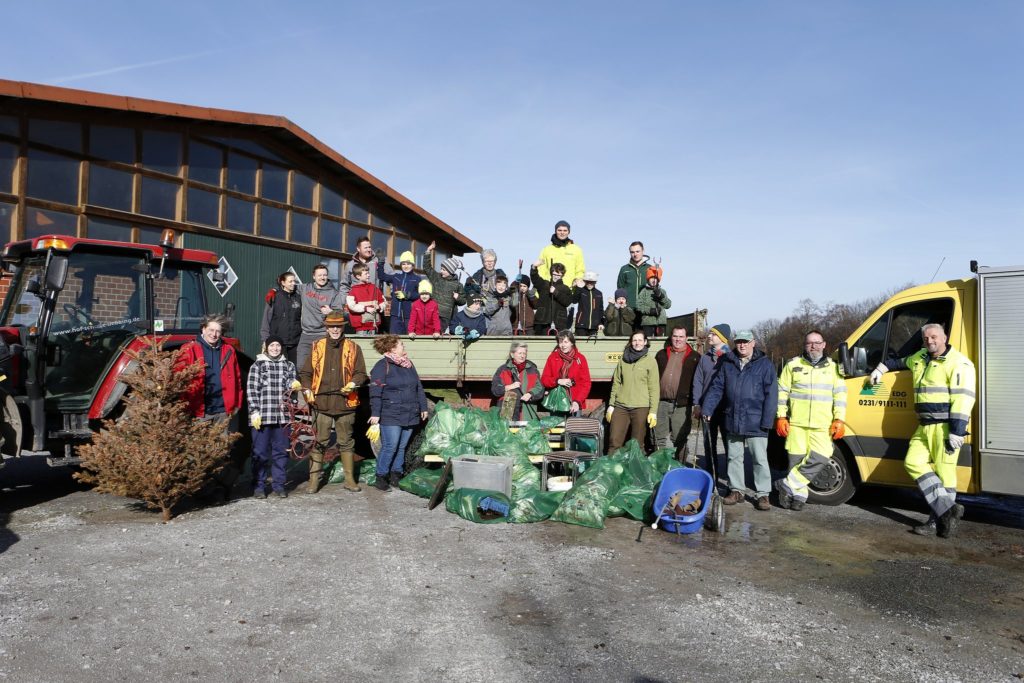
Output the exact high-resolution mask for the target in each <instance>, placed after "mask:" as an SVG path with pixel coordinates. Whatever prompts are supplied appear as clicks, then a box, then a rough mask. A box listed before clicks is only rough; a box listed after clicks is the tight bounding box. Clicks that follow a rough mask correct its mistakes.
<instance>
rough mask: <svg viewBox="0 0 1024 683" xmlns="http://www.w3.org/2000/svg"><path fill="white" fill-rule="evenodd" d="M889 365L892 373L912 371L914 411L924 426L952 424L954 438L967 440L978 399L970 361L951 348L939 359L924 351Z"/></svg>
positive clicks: (950, 426)
mask: <svg viewBox="0 0 1024 683" xmlns="http://www.w3.org/2000/svg"><path fill="white" fill-rule="evenodd" d="M885 364H886V366H887V367H888V368H889V369H890V370H902V369H904V368H907V369H909V370H910V372H911V377H913V381H914V409H915V410H916V411H917V419H918V421H919V422H920V423H921V424H923V425H929V424H941V423H943V422H948V423H949V432H950V434H956V435H957V436H966V434H967V422H968V421H969V420H970V419H971V410H973V409H974V396H975V394H974V391H975V371H974V363H972V362H971V359H970V358H968V357H967V356H965V355H964V354H962V353H960V352H959V351H957V350H956V349H954V348H953V347H952V346H949V347H947V348H946V350H945V352H943V353H942V355H940V356H938V357H936V358H932V357H931V354H929V353H928V350H927V349H921V350H920V351H918V352H917V353H913V354H911V355H909V356H907V357H906V358H901V359H899V360H898V361H895V362H894V361H891V360H890V361H886V363H885Z"/></svg>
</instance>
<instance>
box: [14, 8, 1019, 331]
mask: <svg viewBox="0 0 1024 683" xmlns="http://www.w3.org/2000/svg"><path fill="white" fill-rule="evenodd" d="M4 15H5V22H4V23H5V25H6V26H7V28H8V30H7V31H5V36H4V53H5V55H6V56H5V58H4V60H3V62H4V63H3V65H2V67H0V75H2V77H4V78H9V79H13V80H25V81H32V82H38V83H46V84H53V85H65V86H67V87H74V88H80V89H85V90H96V91H101V92H109V93H116V94H123V95H132V96H137V97H147V98H153V99H159V100H168V101H174V102H183V103H188V104H195V105H203V106H212V107H221V108H226V109H237V110H243V111H252V112H259V113H265V114H278V115H283V116H286V117H288V118H289V119H291V120H292V121H294V122H295V123H296V124H298V125H299V126H301V127H303V128H305V129H306V130H307V131H309V132H310V133H312V134H313V135H315V136H316V137H318V138H320V139H321V140H323V141H324V142H325V143H327V144H328V145H330V146H332V147H334V148H335V149H336V150H338V151H339V152H340V153H341V154H343V155H345V156H346V157H348V158H349V159H351V160H352V161H353V162H355V163H356V164H358V165H360V166H362V167H363V168H365V169H366V170H368V171H370V172H371V173H373V174H374V175H376V176H377V177H379V178H380V179H382V180H383V181H385V182H386V183H388V184H389V185H391V186H392V187H394V188H396V189H397V190H398V191H400V192H402V193H403V194H405V195H406V196H408V197H410V198H411V199H413V200H414V201H416V202H417V203H419V204H420V205H422V206H423V207H425V208H426V209H427V210H429V211H431V212H432V213H434V214H435V215H437V216H438V217H440V218H441V219H442V220H445V221H446V222H448V223H449V224H450V225H452V226H453V227H455V228H456V229H458V230H460V231H462V232H464V233H465V234H467V235H468V236H470V237H471V238H473V239H474V240H476V241H477V242H479V243H481V244H483V245H485V246H490V247H493V248H495V249H496V250H497V251H498V256H499V265H501V266H504V268H505V269H506V270H511V271H513V272H514V271H515V270H516V266H515V260H516V259H517V258H519V257H522V258H523V259H525V260H526V263H527V264H529V263H530V262H531V261H532V260H533V259H535V258H536V257H537V255H538V254H539V252H540V249H541V248H542V247H543V246H544V245H545V244H547V243H548V239H549V237H550V235H551V232H552V228H553V226H554V223H555V222H556V221H557V220H559V219H565V220H567V221H569V222H570V223H571V224H572V228H573V232H572V236H573V238H574V239H575V240H576V241H577V243H578V244H580V246H581V247H582V248H583V250H584V253H585V255H586V259H587V267H588V269H591V270H596V271H598V273H599V274H600V276H601V280H600V283H599V285H598V286H599V288H600V289H602V290H604V292H605V294H606V296H610V294H611V292H612V290H613V289H614V278H615V275H616V273H617V271H618V268H619V267H620V266H621V265H622V264H623V263H624V262H625V261H626V258H627V245H628V243H629V242H630V241H631V240H633V239H640V240H643V241H644V242H645V243H646V245H647V250H648V253H650V254H653V255H657V256H660V257H662V258H663V265H664V267H665V270H666V276H665V280H664V286H665V288H666V289H667V291H668V293H669V295H670V296H671V299H672V301H673V308H672V312H673V313H682V312H686V311H689V310H692V309H694V308H698V307H700V308H708V309H709V311H710V313H709V315H710V318H711V322H713V323H717V322H728V323H731V324H732V325H733V329H736V328H737V327H747V326H750V325H752V324H754V323H755V322H757V321H758V320H761V319H763V318H768V317H784V316H785V315H787V314H789V313H790V312H791V311H792V309H793V308H794V307H795V306H796V304H797V302H798V301H799V300H800V299H803V298H812V299H815V300H816V301H819V302H826V301H837V302H845V301H853V300H858V299H863V298H865V297H868V296H872V295H874V294H877V293H879V292H881V291H884V290H887V289H889V288H891V287H894V286H896V285H900V284H903V283H906V282H908V281H915V282H919V283H920V282H928V281H930V280H931V279H932V277H933V275H935V279H948V278H955V277H964V276H967V275H969V272H968V262H969V260H970V259H977V260H979V261H980V262H981V263H982V264H985V265H1016V264H1022V263H1024V250H1022V245H1024V237H1022V235H1024V230H1022V222H1024V192H1022V190H1024V107H1022V104H1024V87H1022V86H1024V78H1022V76H1024V3H1021V2H1017V1H1007V2H987V1H984V0H979V1H975V2H951V1H944V0H928V1H919V2H911V1H906V2H892V1H891V0H886V1H883V2H869V1H860V0H856V1H853V0H851V1H844V2H840V1H836V2H829V1H827V0H806V1H804V2H785V1H773V2H686V1H682V0H676V1H673V2H641V1H636V2H633V3H623V2H600V1H597V0H586V1H580V2H551V1H548V2H501V3H499V2H487V1H480V0H474V1H463V0H451V1H439V2H430V1H429V0H420V1H417V2H401V3H399V2H365V3H353V2H344V1H342V0H338V1H335V2H301V1H298V0H295V1H293V2H287V3H283V2H262V1H257V2H235V1H226V0H225V1H217V0H215V1H211V0H204V1H203V2H195V1H193V0H184V1H177V2H173V3H171V2H153V3H148V2H104V1H102V0H99V1H97V2H88V3H86V2H80V1H75V2H70V1H61V2H57V1H55V2H31V3H29V2H19V3H4ZM943 259H945V260H944V261H943ZM470 262H471V263H470V264H469V265H472V266H474V267H475V266H476V265H477V264H478V263H479V261H478V260H477V259H475V258H471V259H470ZM940 263H941V266H940ZM936 271H937V274H936Z"/></svg>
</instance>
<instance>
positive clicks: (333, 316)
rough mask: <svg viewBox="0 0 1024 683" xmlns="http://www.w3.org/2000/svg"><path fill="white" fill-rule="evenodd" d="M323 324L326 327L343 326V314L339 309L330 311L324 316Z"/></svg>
mask: <svg viewBox="0 0 1024 683" xmlns="http://www.w3.org/2000/svg"><path fill="white" fill-rule="evenodd" d="M324 325H325V326H327V327H343V326H344V325H345V314H344V313H342V312H341V311H331V312H330V313H328V314H327V315H325V316H324Z"/></svg>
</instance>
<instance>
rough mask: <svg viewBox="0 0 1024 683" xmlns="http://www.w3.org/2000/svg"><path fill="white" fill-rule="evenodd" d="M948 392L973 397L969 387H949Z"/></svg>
mask: <svg viewBox="0 0 1024 683" xmlns="http://www.w3.org/2000/svg"><path fill="white" fill-rule="evenodd" d="M949 393H950V394H957V395H960V396H970V397H971V398H974V392H973V391H972V390H970V389H950V390H949Z"/></svg>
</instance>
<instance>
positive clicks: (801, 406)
mask: <svg viewBox="0 0 1024 683" xmlns="http://www.w3.org/2000/svg"><path fill="white" fill-rule="evenodd" d="M776 416H777V417H787V418H789V423H790V424H792V425H794V426H796V427H808V428H810V429H826V428H828V426H829V425H830V424H832V420H845V419H846V384H845V383H844V382H843V378H842V377H840V376H839V366H838V365H836V364H835V363H834V362H833V361H832V359H831V358H828V357H826V356H822V357H821V358H820V359H819V360H818V362H817V363H812V362H811V361H810V360H809V359H808V358H807V357H806V356H797V357H796V358H793V359H791V360H790V361H789V362H788V363H786V364H785V365H784V366H783V367H782V374H781V375H780V376H779V409H778V412H777V413H776Z"/></svg>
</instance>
